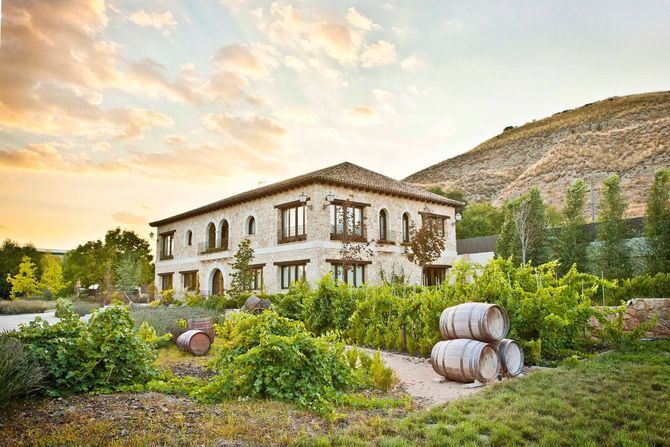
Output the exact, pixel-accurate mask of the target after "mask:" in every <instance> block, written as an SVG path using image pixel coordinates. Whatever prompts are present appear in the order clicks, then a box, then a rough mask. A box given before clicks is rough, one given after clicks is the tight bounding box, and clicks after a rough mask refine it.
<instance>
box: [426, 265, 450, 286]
mask: <svg viewBox="0 0 670 447" xmlns="http://www.w3.org/2000/svg"><path fill="white" fill-rule="evenodd" d="M446 277H447V267H424V268H423V285H424V286H439V285H440V284H442V283H443V282H444V280H445V279H446Z"/></svg>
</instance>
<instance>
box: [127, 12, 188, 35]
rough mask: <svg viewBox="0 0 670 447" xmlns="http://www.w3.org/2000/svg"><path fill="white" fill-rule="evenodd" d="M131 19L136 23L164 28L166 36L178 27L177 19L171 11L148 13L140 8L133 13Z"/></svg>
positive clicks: (159, 28)
mask: <svg viewBox="0 0 670 447" xmlns="http://www.w3.org/2000/svg"><path fill="white" fill-rule="evenodd" d="M129 19H130V21H131V22H133V23H134V24H136V25H139V26H143V27H151V28H154V29H157V30H162V31H163V34H164V35H166V36H167V35H169V34H170V32H172V31H174V30H175V29H176V28H177V21H176V20H175V19H174V17H173V16H172V13H171V12H170V11H165V12H162V13H159V12H150V13H148V12H145V11H144V9H140V10H139V11H135V12H134V13H132V14H131V15H130V17H129Z"/></svg>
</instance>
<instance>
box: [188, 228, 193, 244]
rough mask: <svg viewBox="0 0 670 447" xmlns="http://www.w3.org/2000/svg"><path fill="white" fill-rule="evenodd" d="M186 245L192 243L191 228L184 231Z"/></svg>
mask: <svg viewBox="0 0 670 447" xmlns="http://www.w3.org/2000/svg"><path fill="white" fill-rule="evenodd" d="M186 245H193V232H192V231H191V230H188V231H187V232H186Z"/></svg>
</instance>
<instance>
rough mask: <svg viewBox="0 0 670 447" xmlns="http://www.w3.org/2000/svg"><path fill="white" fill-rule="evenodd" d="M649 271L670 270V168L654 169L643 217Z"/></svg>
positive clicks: (652, 272)
mask: <svg viewBox="0 0 670 447" xmlns="http://www.w3.org/2000/svg"><path fill="white" fill-rule="evenodd" d="M644 233H645V236H646V237H647V245H648V247H649V257H648V258H647V269H648V271H649V273H651V274H655V273H665V272H670V169H667V168H664V169H659V170H658V171H656V174H655V175H654V184H653V185H652V187H651V189H650V190H649V197H648V198H647V211H646V214H645V218H644Z"/></svg>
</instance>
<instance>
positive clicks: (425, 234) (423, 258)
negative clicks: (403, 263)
mask: <svg viewBox="0 0 670 447" xmlns="http://www.w3.org/2000/svg"><path fill="white" fill-rule="evenodd" d="M445 244H446V242H445V238H444V236H443V235H441V234H440V233H439V232H438V228H437V225H435V224H434V223H433V220H432V219H427V220H426V221H425V222H424V224H423V225H421V227H419V229H417V228H416V225H415V224H414V222H411V223H410V240H409V243H408V244H406V245H405V246H404V247H403V254H404V255H405V257H406V258H407V260H409V261H410V262H414V263H415V264H417V265H419V266H424V265H426V264H430V263H431V262H433V261H435V260H437V259H439V258H440V256H442V252H443V251H444V248H445Z"/></svg>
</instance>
